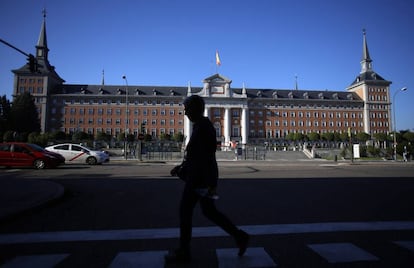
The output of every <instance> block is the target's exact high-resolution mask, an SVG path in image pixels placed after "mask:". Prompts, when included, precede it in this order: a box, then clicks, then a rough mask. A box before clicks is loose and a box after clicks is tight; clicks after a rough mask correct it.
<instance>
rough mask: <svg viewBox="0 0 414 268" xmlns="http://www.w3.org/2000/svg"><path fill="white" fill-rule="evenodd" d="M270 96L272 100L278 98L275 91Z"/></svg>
mask: <svg viewBox="0 0 414 268" xmlns="http://www.w3.org/2000/svg"><path fill="white" fill-rule="evenodd" d="M272 96H273V98H274V99H277V97H278V96H277V91H275V92H273V93H272Z"/></svg>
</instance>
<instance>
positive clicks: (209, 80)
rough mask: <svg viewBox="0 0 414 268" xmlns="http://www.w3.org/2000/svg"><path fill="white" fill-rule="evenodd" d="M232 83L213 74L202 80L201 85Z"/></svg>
mask: <svg viewBox="0 0 414 268" xmlns="http://www.w3.org/2000/svg"><path fill="white" fill-rule="evenodd" d="M231 82H232V81H231V80H230V79H228V78H227V77H225V76H222V75H221V74H215V75H212V76H210V77H207V78H205V79H204V80H203V83H217V84H227V83H228V84H230V83H231Z"/></svg>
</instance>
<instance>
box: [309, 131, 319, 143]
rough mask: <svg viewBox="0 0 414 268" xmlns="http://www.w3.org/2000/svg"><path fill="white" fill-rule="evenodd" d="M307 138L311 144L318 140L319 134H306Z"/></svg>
mask: <svg viewBox="0 0 414 268" xmlns="http://www.w3.org/2000/svg"><path fill="white" fill-rule="evenodd" d="M308 138H309V140H310V141H312V142H314V141H318V140H320V136H319V133H316V132H311V133H309V134H308Z"/></svg>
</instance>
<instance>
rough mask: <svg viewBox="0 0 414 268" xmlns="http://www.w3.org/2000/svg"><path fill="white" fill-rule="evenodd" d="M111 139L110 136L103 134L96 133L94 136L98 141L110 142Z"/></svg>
mask: <svg viewBox="0 0 414 268" xmlns="http://www.w3.org/2000/svg"><path fill="white" fill-rule="evenodd" d="M111 138H112V137H111V135H110V134H106V133H105V132H98V133H97V134H96V140H98V141H105V142H110V141H111Z"/></svg>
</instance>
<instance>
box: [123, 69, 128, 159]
mask: <svg viewBox="0 0 414 268" xmlns="http://www.w3.org/2000/svg"><path fill="white" fill-rule="evenodd" d="M122 79H124V80H125V129H124V135H125V141H124V155H125V159H128V152H127V142H128V121H129V118H128V80H127V77H126V75H123V76H122Z"/></svg>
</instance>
